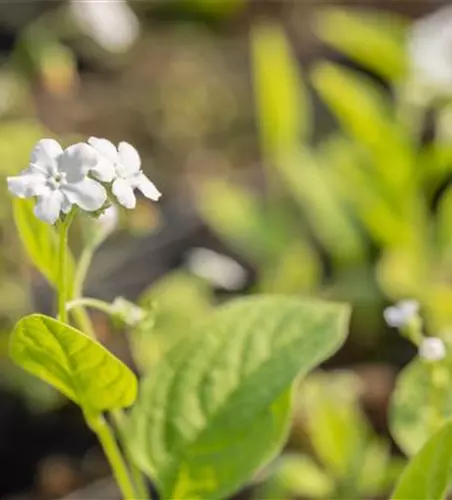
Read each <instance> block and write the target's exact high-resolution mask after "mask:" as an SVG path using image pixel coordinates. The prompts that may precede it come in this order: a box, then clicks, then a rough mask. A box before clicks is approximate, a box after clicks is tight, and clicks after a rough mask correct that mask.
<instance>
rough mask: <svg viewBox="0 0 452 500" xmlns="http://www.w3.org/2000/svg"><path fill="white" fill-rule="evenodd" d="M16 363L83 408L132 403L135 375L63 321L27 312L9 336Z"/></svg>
mask: <svg viewBox="0 0 452 500" xmlns="http://www.w3.org/2000/svg"><path fill="white" fill-rule="evenodd" d="M10 355H11V358H12V359H13V361H14V362H15V363H17V364H18V365H20V366H22V368H24V369H25V370H27V371H29V372H30V373H32V374H33V375H35V376H37V377H39V378H41V379H42V380H45V381H46V382H48V383H49V384H51V385H52V386H54V387H56V388H57V389H58V390H60V391H61V392H62V393H63V394H65V395H66V396H67V397H68V398H69V399H71V400H72V401H74V402H75V403H77V404H79V405H80V406H81V407H82V408H83V409H84V410H85V411H86V412H88V413H89V412H91V413H92V412H102V411H106V410H112V409H115V408H122V407H126V406H130V405H131V404H132V403H133V402H134V400H135V397H136V392H137V381H136V378H135V375H134V374H133V373H132V372H131V371H130V370H129V368H127V366H126V365H124V363H122V362H121V361H120V360H119V359H117V358H116V357H115V356H113V355H112V354H111V353H110V352H109V351H107V349H105V348H104V347H103V346H102V345H101V344H99V343H98V342H96V341H94V340H93V339H91V338H90V337H88V336H87V335H85V334H84V333H82V332H80V331H78V330H76V329H75V328H72V327H71V326H68V325H66V324H64V323H62V322H61V321H57V320H56V319H53V318H50V317H48V316H44V315H42V314H31V315H30V316H26V317H24V318H22V319H21V320H20V321H19V322H18V323H17V324H16V326H15V328H14V331H13V333H12V335H11V341H10Z"/></svg>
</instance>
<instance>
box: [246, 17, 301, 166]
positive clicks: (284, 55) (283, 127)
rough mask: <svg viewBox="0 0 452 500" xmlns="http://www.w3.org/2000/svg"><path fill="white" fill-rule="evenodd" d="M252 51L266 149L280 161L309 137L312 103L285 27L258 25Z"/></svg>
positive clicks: (263, 142)
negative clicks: (282, 156) (281, 155)
mask: <svg viewBox="0 0 452 500" xmlns="http://www.w3.org/2000/svg"><path fill="white" fill-rule="evenodd" d="M251 49H252V50H251V58H252V66H253V74H254V89H255V90H254V91H255V96H256V107H257V113H258V117H259V125H260V128H261V135H262V147H263V149H264V151H265V152H266V153H267V154H268V155H269V156H270V158H272V159H276V160H277V159H278V158H279V155H280V154H281V153H285V152H286V151H287V150H289V151H290V150H292V149H293V148H294V147H296V146H297V145H298V143H299V141H300V140H301V139H302V138H306V136H307V135H308V134H309V129H310V126H311V119H310V115H311V109H310V106H309V100H308V97H307V95H306V90H305V89H304V87H303V82H302V79H301V75H300V71H299V68H298V64H297V61H296V59H295V57H294V54H293V53H292V50H291V47H290V45H289V43H288V40H287V37H286V35H285V34H284V31H283V28H282V26H281V25H279V24H276V23H270V22H267V23H258V24H256V25H255V26H254V27H253V28H252V32H251Z"/></svg>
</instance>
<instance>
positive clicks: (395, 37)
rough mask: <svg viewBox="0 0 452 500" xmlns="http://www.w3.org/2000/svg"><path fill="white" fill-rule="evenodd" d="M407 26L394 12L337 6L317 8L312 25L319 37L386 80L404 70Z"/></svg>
mask: <svg viewBox="0 0 452 500" xmlns="http://www.w3.org/2000/svg"><path fill="white" fill-rule="evenodd" d="M407 26H408V22H407V21H406V20H405V19H404V18H402V17H400V16H396V15H394V14H393V13H390V14H387V13H383V12H382V11H376V10H366V11H362V12H360V11H357V10H353V11H351V10H346V9H338V8H330V9H325V10H322V11H320V12H319V14H318V15H317V22H316V25H315V27H316V34H317V36H318V37H319V38H320V39H321V40H322V41H324V42H326V43H327V44H329V45H331V46H332V47H334V48H335V49H337V50H338V51H340V52H342V53H344V54H346V55H347V56H349V57H351V58H352V59H354V60H355V61H357V62H358V63H359V64H361V65H363V66H364V67H365V68H368V69H370V70H371V71H374V72H375V73H376V74H378V75H380V76H382V77H383V78H387V79H389V80H399V79H400V78H403V77H404V75H405V74H406V71H407V57H406V50H405V43H404V42H405V33H406V28H407Z"/></svg>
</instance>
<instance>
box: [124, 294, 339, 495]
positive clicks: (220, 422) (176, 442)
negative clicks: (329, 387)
mask: <svg viewBox="0 0 452 500" xmlns="http://www.w3.org/2000/svg"><path fill="white" fill-rule="evenodd" d="M348 315H349V312H348V308H347V307H346V306H344V305H338V304H328V303H327V304H325V303H319V302H314V301H312V302H311V301H306V302H305V301H301V300H299V299H296V298H291V297H282V296H254V297H249V298H242V299H237V300H234V301H232V302H230V303H229V304H227V305H226V306H223V307H221V308H219V309H218V310H217V311H215V312H214V313H212V315H210V316H209V317H208V319H207V320H206V321H205V322H204V323H203V324H202V325H201V326H200V327H198V329H195V330H194V331H193V333H192V334H191V335H187V336H186V337H185V338H184V339H183V340H182V341H181V342H180V344H179V345H177V346H176V347H175V349H173V350H172V351H171V352H169V353H168V354H167V355H166V357H165V358H164V359H163V360H162V362H161V363H160V364H159V365H158V366H157V367H156V369H155V370H154V372H153V373H152V374H151V375H149V376H148V377H147V378H146V379H145V380H144V383H143V386H142V390H141V394H140V397H139V399H138V402H137V405H136V406H135V408H134V409H133V411H132V421H131V424H132V425H131V427H130V432H131V435H130V437H131V443H132V448H133V450H134V453H135V456H136V460H137V461H138V463H139V464H140V465H141V466H142V468H143V469H144V470H145V471H146V472H147V473H149V474H150V475H151V476H152V477H153V478H154V479H155V480H156V481H157V484H158V486H159V488H160V490H161V493H162V494H163V496H164V497H165V498H178V499H180V500H182V499H190V500H195V499H201V498H203V499H205V498H209V499H212V500H213V499H216V498H224V497H225V496H227V495H228V494H230V493H231V492H233V491H234V490H236V489H237V488H239V487H240V486H241V485H242V484H243V483H244V482H245V481H246V480H247V479H249V478H250V476H251V475H252V474H253V473H254V472H255V471H256V470H257V469H259V467H261V466H262V465H263V464H265V463H266V462H267V461H268V460H269V459H270V458H271V457H272V456H274V455H275V453H277V451H278V450H279V448H280V446H281V445H282V442H283V440H284V437H285V436H286V431H287V424H288V420H289V417H290V406H291V405H290V397H289V396H290V387H291V384H292V382H293V381H294V379H295V378H296V377H297V375H301V374H305V373H306V372H307V371H309V370H310V369H311V368H313V367H314V366H316V365H317V364H318V363H320V362H321V361H323V360H324V359H325V358H326V357H328V356H330V355H331V354H332V353H333V352H334V351H335V350H337V349H338V348H339V346H340V345H341V344H342V342H343V341H344V338H345V335H346V326H347V322H348Z"/></svg>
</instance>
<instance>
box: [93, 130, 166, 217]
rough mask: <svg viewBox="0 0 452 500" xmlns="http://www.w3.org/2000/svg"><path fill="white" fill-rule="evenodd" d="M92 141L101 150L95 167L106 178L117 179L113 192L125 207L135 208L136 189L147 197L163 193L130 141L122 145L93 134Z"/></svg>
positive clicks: (103, 179) (101, 177) (98, 173)
mask: <svg viewBox="0 0 452 500" xmlns="http://www.w3.org/2000/svg"><path fill="white" fill-rule="evenodd" d="M88 143H89V144H90V145H91V146H92V147H93V148H94V149H95V150H96V151H97V152H98V153H99V156H100V160H99V163H98V165H97V166H96V167H95V168H93V169H92V170H91V172H92V174H93V175H94V176H95V177H96V178H97V179H99V180H100V181H102V182H113V184H112V192H113V194H114V195H115V196H116V198H117V199H118V201H119V203H120V204H121V205H122V206H124V207H125V208H129V209H131V208H135V206H136V202H137V200H136V198H135V194H134V192H133V191H134V189H139V190H140V191H141V192H142V193H143V194H144V196H146V198H149V199H151V200H154V201H157V200H158V199H159V198H160V196H161V193H160V191H159V190H158V189H157V188H156V187H155V185H154V184H153V183H152V182H151V181H150V180H149V179H148V178H147V177H146V176H145V175H144V174H143V172H142V171H141V160H140V155H139V154H138V151H137V150H136V149H135V148H134V147H133V146H132V145H130V144H129V143H128V142H120V143H119V145H118V149H116V147H115V146H114V144H112V143H111V142H110V141H108V140H107V139H98V138H97V137H90V138H89V139H88Z"/></svg>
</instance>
